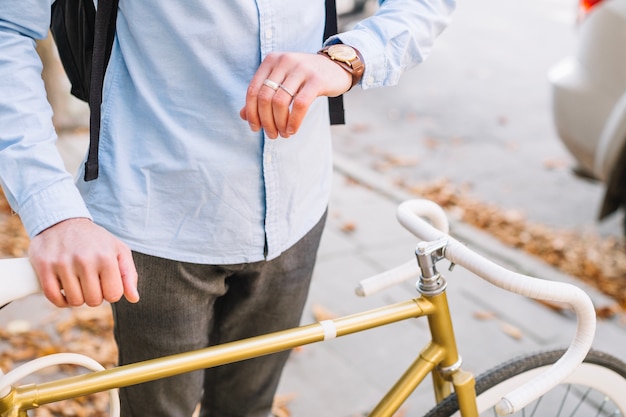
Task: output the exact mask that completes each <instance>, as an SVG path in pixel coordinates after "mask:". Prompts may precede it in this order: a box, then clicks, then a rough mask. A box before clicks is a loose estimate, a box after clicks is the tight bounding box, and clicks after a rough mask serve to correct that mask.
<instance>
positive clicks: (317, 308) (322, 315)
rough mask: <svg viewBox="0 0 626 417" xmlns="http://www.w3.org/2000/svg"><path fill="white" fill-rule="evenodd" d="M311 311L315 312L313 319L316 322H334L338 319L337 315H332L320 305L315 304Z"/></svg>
mask: <svg viewBox="0 0 626 417" xmlns="http://www.w3.org/2000/svg"><path fill="white" fill-rule="evenodd" d="M311 309H312V311H313V317H314V318H315V320H316V321H323V320H333V319H335V318H337V315H336V314H334V313H332V312H331V311H330V310H328V309H327V308H326V307H324V306H322V305H320V304H314V305H313V307H312V308H311Z"/></svg>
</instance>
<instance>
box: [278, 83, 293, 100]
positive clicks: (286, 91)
mask: <svg viewBox="0 0 626 417" xmlns="http://www.w3.org/2000/svg"><path fill="white" fill-rule="evenodd" d="M278 88H280V89H281V90H283V91H284V92H285V93H287V94H289V95H290V96H291V98H293V96H294V94H293V93H292V92H291V91H289V89H288V88H287V87H285V86H284V85H282V84H278Z"/></svg>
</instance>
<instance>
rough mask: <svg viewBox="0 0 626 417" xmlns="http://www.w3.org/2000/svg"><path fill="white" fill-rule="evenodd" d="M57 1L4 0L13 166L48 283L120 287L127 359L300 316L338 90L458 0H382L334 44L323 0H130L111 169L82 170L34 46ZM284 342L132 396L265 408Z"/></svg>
mask: <svg viewBox="0 0 626 417" xmlns="http://www.w3.org/2000/svg"><path fill="white" fill-rule="evenodd" d="M58 1H62V0H58ZM101 1H104V0H101ZM49 3H50V2H49V1H46V0H19V1H4V2H2V3H0V57H1V58H0V178H1V179H2V185H3V188H4V191H5V193H6V195H7V198H8V199H9V201H10V203H11V205H12V207H13V209H14V210H15V211H16V212H17V213H18V214H19V215H20V216H21V219H22V221H23V223H24V225H25V227H26V229H27V231H28V232H29V235H30V236H31V238H32V241H31V246H30V249H29V256H30V259H31V262H32V263H33V265H34V267H35V269H36V271H37V273H38V276H39V279H40V281H41V285H42V287H43V290H44V293H45V295H46V297H47V298H48V299H49V300H50V301H51V302H52V303H54V304H55V305H57V306H59V307H68V306H79V305H81V304H87V305H89V306H96V305H99V304H101V303H102V302H103V301H107V302H111V303H113V310H114V316H115V319H116V329H115V335H116V340H117V342H118V345H119V350H120V363H121V364H124V363H130V362H134V361H138V360H143V359H147V358H153V357H157V356H162V355H167V354H172V353H178V352H182V351H187V350H191V349H197V348H201V347H205V346H208V345H213V344H218V343H223V342H228V341H231V340H235V339H239V338H243V337H249V336H253V335H257V334H262V333H267V332H271V331H275V330H279V329H283V328H286V327H292V326H295V325H297V324H298V323H299V320H300V314H301V311H302V307H303V305H304V302H305V299H306V295H307V290H308V285H309V279H310V277H311V273H312V269H313V264H314V261H315V253H316V250H317V246H318V243H319V240H320V236H321V232H322V228H323V223H324V216H325V212H326V207H327V205H328V197H329V193H330V183H331V170H332V165H331V145H330V128H329V121H328V109H327V102H326V100H325V99H324V98H323V97H324V96H336V95H339V94H342V93H344V92H346V91H347V90H349V89H350V88H351V87H352V86H353V85H359V86H361V87H362V88H365V89H367V88H372V87H379V86H385V85H393V84H395V83H397V81H398V78H399V77H400V75H401V74H402V72H403V71H404V70H405V69H407V68H409V67H411V66H414V65H415V64H417V63H419V62H421V61H423V59H425V57H426V56H427V55H428V52H429V50H430V47H431V46H432V43H433V40H434V38H435V37H436V36H437V35H438V34H439V33H440V32H441V31H442V30H443V28H444V27H445V25H446V24H447V19H448V16H449V14H450V13H451V11H452V9H453V8H454V0H386V1H381V2H380V3H381V4H380V8H379V10H378V11H377V13H376V14H375V15H374V16H372V17H371V18H368V19H366V20H364V21H363V22H361V23H360V24H359V25H357V26H356V27H355V28H354V29H353V30H350V31H347V32H345V33H342V34H339V35H338V36H336V37H332V38H331V39H328V40H326V41H325V44H324V45H322V37H323V36H322V35H323V30H324V20H325V19H324V1H323V0H310V1H293V0H257V1H252V0H232V1H223V2H208V1H200V0H188V1H184V2H153V1H145V0H144V1H141V0H132V1H131V0H120V3H119V11H118V17H117V32H116V40H115V43H114V45H113V50H112V54H111V59H110V62H109V66H108V69H107V73H106V78H105V85H104V100H103V103H102V124H101V130H100V146H99V150H100V152H99V155H100V157H99V161H100V169H99V177H98V178H97V179H96V180H93V181H84V180H83V175H82V174H83V173H82V172H80V173H79V174H78V177H77V179H76V182H74V180H73V179H72V178H71V177H70V175H69V174H68V173H67V172H66V171H65V170H64V168H63V163H62V160H61V158H60V156H59V154H58V152H57V151H56V148H55V140H56V135H55V132H54V129H53V127H52V123H51V111H50V107H49V105H48V103H47V102H46V100H45V93H44V88H43V84H42V82H41V77H40V74H41V67H40V65H41V64H40V62H39V59H38V58H37V54H36V52H35V47H34V39H41V38H43V37H45V36H46V34H47V28H48V24H49V9H50V8H49V6H50V5H49ZM335 44H343V45H346V46H339V47H338V48H339V50H336V49H337V48H334V49H333V50H328V49H325V50H324V51H322V52H321V53H318V51H320V49H322V47H323V46H326V47H328V46H330V45H335ZM331 58H333V59H331ZM341 61H348V62H343V63H342V62H341ZM346 63H347V64H349V65H346ZM359 68H360V69H359ZM381 140H382V138H381ZM140 296H141V298H140ZM286 357H287V356H286V354H277V355H271V356H269V357H267V358H262V359H256V360H251V361H245V362H242V363H239V364H235V365H229V366H225V367H219V368H216V369H211V370H207V371H206V372H195V373H191V374H186V375H181V376H179V377H174V378H168V379H166V380H161V381H156V382H154V383H148V384H142V385H138V386H133V387H130V388H127V389H124V390H123V391H122V393H121V394H122V395H121V397H122V413H123V415H124V416H148V415H149V416H160V415H163V416H165V415H167V416H189V415H191V413H192V412H193V410H194V408H195V406H196V404H198V402H200V403H201V404H202V409H201V415H203V416H216V417H217V416H220V417H235V416H237V417H243V416H246V417H252V416H254V417H261V416H262V417H265V416H267V415H268V413H269V410H270V407H271V402H272V398H273V395H274V391H275V389H276V386H277V384H278V379H279V376H280V372H281V370H282V367H283V365H284V363H285V360H286Z"/></svg>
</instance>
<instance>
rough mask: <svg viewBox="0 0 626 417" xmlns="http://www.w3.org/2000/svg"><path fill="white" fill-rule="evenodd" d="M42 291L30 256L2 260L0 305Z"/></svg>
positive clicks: (0, 263) (0, 266)
mask: <svg viewBox="0 0 626 417" xmlns="http://www.w3.org/2000/svg"><path fill="white" fill-rule="evenodd" d="M40 291H41V286H40V285H39V279H38V278H37V274H36V273H35V270H34V269H33V266H32V265H31V264H30V261H29V260H28V258H10V259H2V260H0V306H3V305H5V304H8V303H10V302H11V301H13V300H17V299H19V298H22V297H26V296H27V295H30V294H35V293H38V292H40Z"/></svg>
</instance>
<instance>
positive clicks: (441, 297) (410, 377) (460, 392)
mask: <svg viewBox="0 0 626 417" xmlns="http://www.w3.org/2000/svg"><path fill="white" fill-rule="evenodd" d="M446 243H447V241H446V239H441V240H438V241H435V242H421V243H420V244H419V245H418V246H417V249H416V251H415V254H416V257H417V262H418V265H419V267H420V271H421V274H420V279H419V281H418V283H417V290H418V291H419V292H420V293H421V294H422V297H421V298H422V300H424V301H426V302H427V303H429V304H431V305H432V308H428V309H424V311H425V312H426V316H427V319H428V325H429V329H430V333H431V337H432V340H431V341H430V343H428V344H427V345H426V347H424V349H423V350H422V351H421V352H420V355H419V357H418V358H417V359H416V360H415V362H413V364H412V365H411V366H410V367H409V368H408V369H407V371H406V372H405V373H404V374H403V375H402V376H401V377H400V379H399V380H398V382H396V384H395V385H394V386H393V387H392V388H391V389H390V390H389V392H388V394H387V395H386V396H385V397H384V398H383V399H382V400H381V401H380V403H379V404H378V405H377V406H376V408H374V410H373V411H372V412H371V413H370V414H369V417H391V416H392V415H393V414H394V413H395V412H396V411H397V410H398V409H399V408H400V406H401V405H402V403H404V401H406V399H407V398H408V396H409V395H410V394H411V393H412V392H413V391H414V390H415V389H416V388H417V386H418V385H419V384H420V383H421V382H422V381H423V380H424V379H425V378H426V376H427V375H428V374H431V375H432V378H433V386H434V391H435V400H436V401H437V402H440V401H441V400H443V399H444V398H446V397H447V396H448V395H450V394H451V393H452V388H454V391H455V392H456V394H457V398H458V401H459V410H460V411H461V416H462V417H478V409H477V406H476V392H475V389H474V387H475V379H474V375H473V374H472V373H471V372H467V371H464V370H463V369H461V364H462V359H461V357H460V356H459V354H458V350H457V345H456V338H455V336H454V330H453V326H452V319H451V316H450V309H449V306H448V299H447V296H446V281H445V279H444V277H443V276H442V275H441V274H440V273H439V272H438V271H437V268H436V263H437V262H438V261H440V260H441V259H443V253H444V251H445V247H446Z"/></svg>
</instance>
